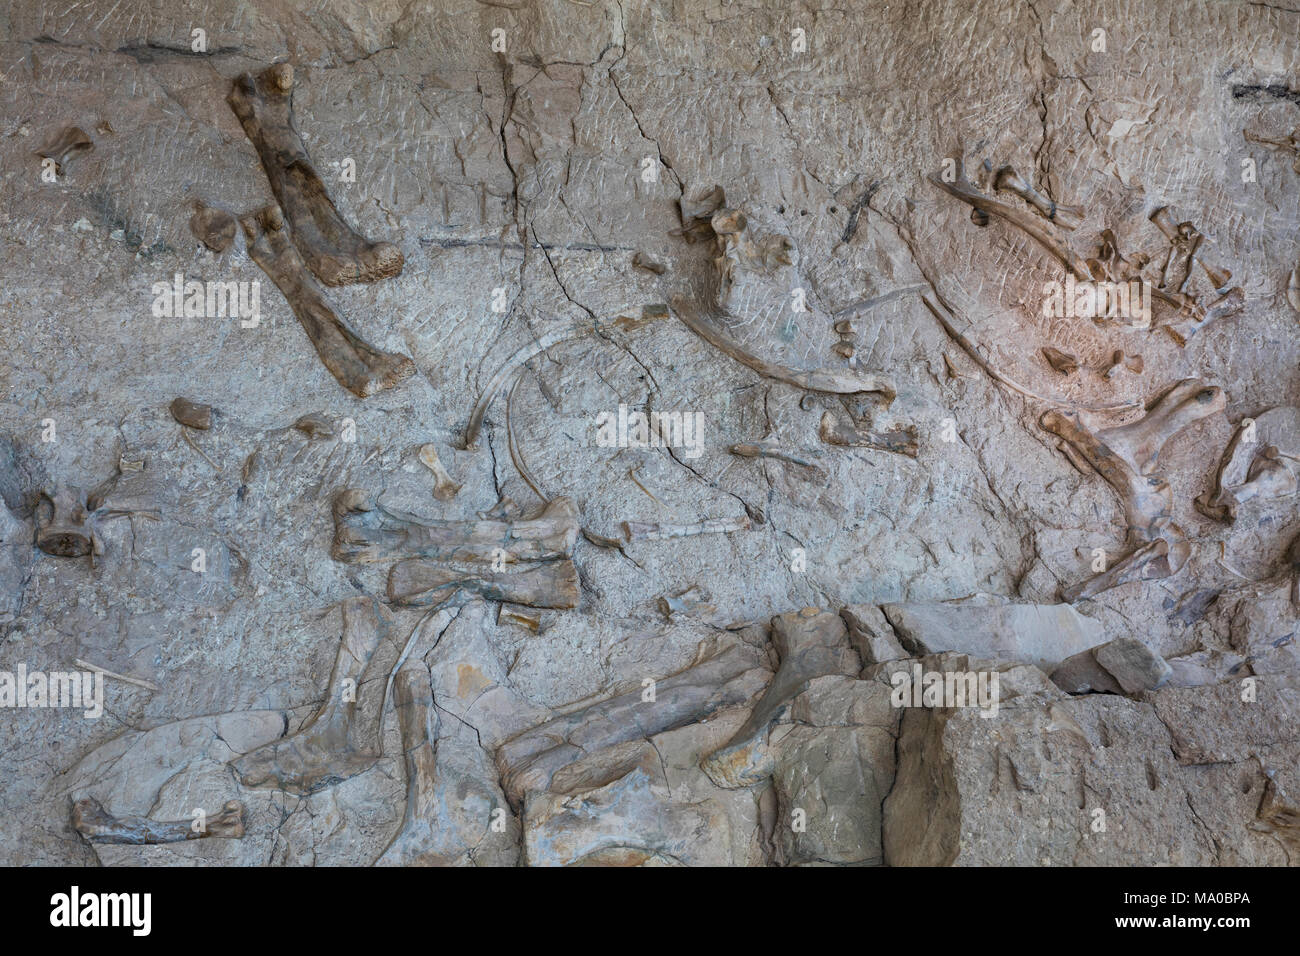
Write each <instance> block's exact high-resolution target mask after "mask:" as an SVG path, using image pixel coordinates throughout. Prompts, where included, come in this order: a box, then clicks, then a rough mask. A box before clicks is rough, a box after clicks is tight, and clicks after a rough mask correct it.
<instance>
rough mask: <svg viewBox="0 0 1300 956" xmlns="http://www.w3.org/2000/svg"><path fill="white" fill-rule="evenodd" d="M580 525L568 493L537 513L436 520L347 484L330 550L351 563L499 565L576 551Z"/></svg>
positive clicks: (337, 502) (339, 502)
mask: <svg viewBox="0 0 1300 956" xmlns="http://www.w3.org/2000/svg"><path fill="white" fill-rule="evenodd" d="M578 527H579V526H578V510H577V508H576V507H575V506H574V504H573V502H572V501H571V500H570V499H568V498H556V499H555V500H554V501H551V502H548V503H547V504H546V505H545V506H544V507H543V508H542V510H541V511H540V512H539V513H538V514H537V515H535V516H533V517H531V518H521V519H519V520H516V521H503V520H479V521H438V520H434V519H423V518H416V517H414V516H412V515H404V514H399V513H397V512H393V511H389V510H388V509H386V508H384V507H382V506H380V505H377V504H376V503H375V502H374V501H373V500H372V499H371V497H370V495H368V494H367V493H366V492H365V491H364V490H362V489H359V488H349V489H346V490H344V491H341V492H339V494H338V495H337V496H336V497H335V499H334V546H333V549H332V550H331V552H330V553H331V555H332V556H333V558H334V560H335V561H343V562H346V563H349V564H357V563H369V562H374V561H386V560H394V559H397V558H432V559H435V560H439V561H460V562H469V561H474V562H492V563H495V564H498V565H501V564H513V563H515V562H520V561H549V560H552V559H555V558H564V557H568V556H570V555H571V554H572V553H573V546H574V544H575V543H576V542H577V539H578Z"/></svg>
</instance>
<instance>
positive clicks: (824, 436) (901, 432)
mask: <svg viewBox="0 0 1300 956" xmlns="http://www.w3.org/2000/svg"><path fill="white" fill-rule="evenodd" d="M817 434H818V435H820V436H821V440H822V441H824V442H826V444H828V445H838V446H839V447H841V448H878V449H879V450H881V451H890V452H893V453H894V454H896V455H907V456H909V457H911V458H915V457H916V451H917V444H916V429H914V428H900V429H895V430H894V431H888V432H876V431H868V430H864V429H861V428H858V427H857V426H856V425H854V424H853V423H852V422H848V421H845V420H844V419H842V418H840V417H838V416H836V415H835V414H834V413H833V412H829V411H828V412H826V413H824V414H823V415H822V420H821V425H820V426H818V429H817Z"/></svg>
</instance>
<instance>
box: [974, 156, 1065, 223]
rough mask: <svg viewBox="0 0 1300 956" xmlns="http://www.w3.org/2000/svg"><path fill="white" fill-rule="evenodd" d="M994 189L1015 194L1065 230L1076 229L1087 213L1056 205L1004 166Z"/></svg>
mask: <svg viewBox="0 0 1300 956" xmlns="http://www.w3.org/2000/svg"><path fill="white" fill-rule="evenodd" d="M993 188H994V189H996V190H998V191H1001V190H1003V189H1005V190H1007V191H1009V192H1013V193H1015V194H1016V195H1017V196H1019V197H1020V198H1021V199H1023V200H1024V201H1025V202H1027V203H1029V205H1031V206H1033V207H1034V209H1035V210H1036V211H1037V212H1038V213H1039V215H1041V216H1042V217H1043V218H1044V219H1050V220H1051V221H1052V222H1054V223H1056V224H1057V225H1059V226H1061V227H1062V228H1064V229H1076V228H1078V226H1079V223H1081V222H1082V221H1083V217H1084V216H1086V215H1087V213H1086V212H1085V211H1084V210H1083V209H1081V208H1080V207H1078V206H1066V205H1060V204H1058V203H1056V202H1055V201H1054V200H1051V199H1048V198H1047V197H1046V196H1044V195H1042V194H1041V193H1039V192H1038V191H1037V190H1036V189H1034V187H1033V186H1031V185H1029V183H1027V182H1026V181H1025V180H1024V179H1022V178H1021V177H1020V174H1019V173H1017V172H1016V171H1015V169H1013V168H1012V167H1011V166H1003V167H1002V168H1001V169H999V170H998V171H997V175H996V176H995V177H994V179H993Z"/></svg>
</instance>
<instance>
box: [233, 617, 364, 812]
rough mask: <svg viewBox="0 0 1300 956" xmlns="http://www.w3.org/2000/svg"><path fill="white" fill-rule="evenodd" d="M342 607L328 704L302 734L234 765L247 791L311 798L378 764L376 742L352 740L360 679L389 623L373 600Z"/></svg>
mask: <svg viewBox="0 0 1300 956" xmlns="http://www.w3.org/2000/svg"><path fill="white" fill-rule="evenodd" d="M341 607H342V611H343V636H342V638H341V639H340V641H339V650H338V655H337V657H335V659H334V669H333V671H332V672H331V673H330V680H329V686H328V688H327V689H326V692H325V693H326V696H325V703H324V704H322V705H321V709H320V710H318V711H317V712H316V713H315V714H314V715H312V717H311V719H310V720H308V721H307V723H306V724H304V725H303V727H302V729H301V730H299V731H298V732H297V733H295V734H293V735H291V736H289V737H282V738H280V739H279V740H276V741H274V742H273V743H269V744H267V745H266V746H264V747H260V748H258V749H257V750H253V751H250V752H249V753H246V754H244V756H242V757H240V758H239V759H238V760H235V761H232V763H231V765H232V766H233V767H234V770H235V772H236V773H237V774H238V775H239V778H240V780H241V781H242V782H243V784H244V786H246V787H275V788H276V789H279V790H285V791H288V792H291V793H302V794H305V793H312V792H314V791H316V790H320V789H323V788H324V787H328V786H331V785H333V784H336V783H340V782H341V781H343V780H347V779H348V778H349V777H354V776H356V775H357V774H359V773H361V772H363V771H365V770H369V769H370V767H372V766H373V765H374V763H375V761H376V760H378V759H379V754H378V753H377V752H376V750H375V743H374V742H366V743H358V742H357V741H356V740H354V739H353V738H354V736H355V731H354V728H353V717H354V715H355V713H356V708H357V692H358V689H359V687H360V684H361V678H362V676H363V675H364V674H365V671H366V666H367V665H368V664H369V663H370V658H371V656H372V655H373V654H374V653H375V649H376V648H378V647H379V643H380V641H381V640H383V639H384V637H385V636H386V635H387V633H388V630H389V618H388V614H387V612H386V611H385V610H384V609H383V607H382V605H380V604H379V602H378V601H376V600H375V599H374V598H368V597H358V598H349V599H348V600H346V601H344V602H343V603H342V605H341Z"/></svg>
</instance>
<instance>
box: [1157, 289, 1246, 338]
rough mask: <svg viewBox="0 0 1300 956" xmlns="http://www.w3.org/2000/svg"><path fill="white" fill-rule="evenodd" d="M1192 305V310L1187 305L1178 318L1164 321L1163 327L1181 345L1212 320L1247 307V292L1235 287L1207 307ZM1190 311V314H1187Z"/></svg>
mask: <svg viewBox="0 0 1300 956" xmlns="http://www.w3.org/2000/svg"><path fill="white" fill-rule="evenodd" d="M1190 305H1191V308H1190V310H1189V309H1188V308H1186V306H1185V307H1184V308H1183V309H1181V310H1180V313H1179V317H1178V318H1175V319H1174V320H1172V321H1169V322H1165V323H1162V328H1164V329H1165V330H1166V331H1167V332H1168V333H1169V334H1170V335H1172V336H1173V337H1174V341H1175V342H1177V343H1178V344H1179V345H1186V344H1187V341H1188V339H1190V338H1191V337H1192V336H1193V335H1195V334H1196V333H1197V332H1199V331H1200V330H1201V329H1203V328H1205V327H1206V326H1207V325H1209V324H1210V323H1211V322H1214V321H1215V320H1217V319H1222V318H1225V317H1226V316H1229V315H1236V314H1237V313H1238V312H1240V311H1241V310H1242V309H1244V308H1245V307H1246V293H1245V292H1243V291H1242V290H1241V289H1240V288H1239V287H1238V288H1233V289H1229V290H1228V291H1227V292H1225V293H1224V294H1223V295H1221V296H1219V297H1218V298H1217V299H1215V300H1214V301H1213V302H1211V303H1210V304H1209V306H1207V307H1201V306H1200V305H1199V304H1197V303H1191V304H1190ZM1189 311H1190V314H1187V313H1188V312H1189Z"/></svg>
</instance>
